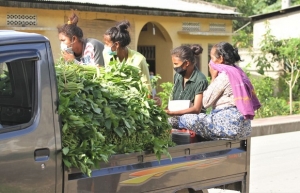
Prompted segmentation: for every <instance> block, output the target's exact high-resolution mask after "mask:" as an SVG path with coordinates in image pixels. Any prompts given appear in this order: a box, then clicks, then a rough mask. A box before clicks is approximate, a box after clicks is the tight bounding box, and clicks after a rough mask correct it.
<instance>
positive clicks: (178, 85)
mask: <svg viewBox="0 0 300 193" xmlns="http://www.w3.org/2000/svg"><path fill="white" fill-rule="evenodd" d="M183 81H184V79H183V76H181V75H180V74H178V73H176V74H175V75H174V88H173V100H190V101H191V102H192V103H194V100H195V96H196V95H198V94H201V93H203V92H204V90H206V88H207V86H208V82H207V79H206V77H205V75H204V74H203V73H202V72H200V71H199V70H198V69H197V68H194V71H193V73H192V75H191V77H190V79H189V80H188V81H187V82H186V83H185V88H183Z"/></svg>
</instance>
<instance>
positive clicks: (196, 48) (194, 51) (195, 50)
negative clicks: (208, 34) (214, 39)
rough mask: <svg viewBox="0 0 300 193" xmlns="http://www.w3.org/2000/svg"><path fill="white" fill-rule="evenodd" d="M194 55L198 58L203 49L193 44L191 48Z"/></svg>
mask: <svg viewBox="0 0 300 193" xmlns="http://www.w3.org/2000/svg"><path fill="white" fill-rule="evenodd" d="M190 48H191V49H192V51H193V53H194V55H196V56H198V55H199V54H202V52H203V48H202V47H201V46H200V45H199V44H193V45H191V47H190Z"/></svg>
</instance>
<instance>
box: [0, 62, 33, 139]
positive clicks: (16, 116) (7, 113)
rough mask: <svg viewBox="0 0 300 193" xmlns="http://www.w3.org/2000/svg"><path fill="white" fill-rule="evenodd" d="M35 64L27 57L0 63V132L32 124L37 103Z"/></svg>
mask: <svg viewBox="0 0 300 193" xmlns="http://www.w3.org/2000/svg"><path fill="white" fill-rule="evenodd" d="M35 66H36V62H35V61H30V60H26V59H24V60H22V59H18V60H15V61H9V62H2V63H0V133H2V132H9V131H13V130H17V129H22V128H23V127H26V125H28V124H30V122H31V120H32V118H33V115H34V105H35V100H34V96H35V95H34V93H35ZM23 124H25V125H23ZM20 125H23V126H20Z"/></svg>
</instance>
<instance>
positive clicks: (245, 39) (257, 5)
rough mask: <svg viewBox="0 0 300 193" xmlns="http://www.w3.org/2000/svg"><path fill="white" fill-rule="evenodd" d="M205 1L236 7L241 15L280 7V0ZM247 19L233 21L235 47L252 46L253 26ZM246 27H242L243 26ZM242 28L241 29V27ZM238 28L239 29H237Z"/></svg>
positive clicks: (299, 1) (295, 0) (296, 1)
mask: <svg viewBox="0 0 300 193" xmlns="http://www.w3.org/2000/svg"><path fill="white" fill-rule="evenodd" d="M204 1H207V2H211V3H215V4H221V5H226V6H230V7H236V8H237V11H238V12H240V13H241V15H242V16H244V17H248V16H252V15H257V14H263V13H269V12H272V11H276V10H280V9H281V1H282V0H236V1H233V0H204ZM299 4H300V0H291V6H294V5H299ZM248 22H249V21H245V20H236V21H233V31H234V32H236V31H237V32H236V34H235V35H234V36H233V44H234V45H235V46H236V47H252V40H253V35H252V31H253V26H252V24H248V25H247V23H248ZM245 25H247V26H246V27H244V28H242V27H243V26H245ZM241 28H242V29H241ZM239 29H240V30H239Z"/></svg>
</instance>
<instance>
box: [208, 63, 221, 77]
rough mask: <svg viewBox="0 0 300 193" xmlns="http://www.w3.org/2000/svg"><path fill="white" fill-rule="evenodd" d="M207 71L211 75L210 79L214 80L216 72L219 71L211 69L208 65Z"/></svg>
mask: <svg viewBox="0 0 300 193" xmlns="http://www.w3.org/2000/svg"><path fill="white" fill-rule="evenodd" d="M209 73H210V75H211V80H214V79H215V78H216V77H217V76H218V74H219V71H217V70H215V69H213V68H212V67H211V66H210V65H209Z"/></svg>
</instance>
